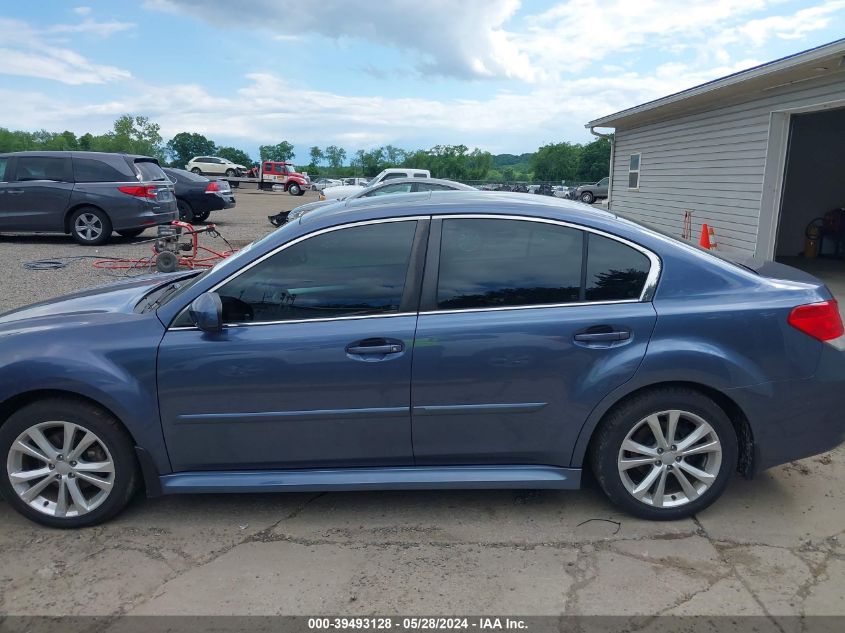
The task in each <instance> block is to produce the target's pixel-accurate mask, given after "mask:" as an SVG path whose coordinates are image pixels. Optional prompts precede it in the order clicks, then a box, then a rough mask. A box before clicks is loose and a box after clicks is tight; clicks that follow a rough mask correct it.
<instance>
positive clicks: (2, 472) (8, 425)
mask: <svg viewBox="0 0 845 633" xmlns="http://www.w3.org/2000/svg"><path fill="white" fill-rule="evenodd" d="M52 421H62V422H72V423H74V424H76V425H77V426H78V427H82V429H85V430H88V431H91V432H93V433H94V434H96V435H97V437H98V438H99V440H100V441H102V443H103V445H104V446H105V447H106V448H107V450H108V452H109V453H110V454H111V458H112V462H113V464H114V481H113V483H112V487H111V490H110V491H109V493H108V495H107V496H106V498H105V499H104V500H103V501H102V503H101V504H100V505H99V506H97V507H96V508H94V509H93V510H91V511H90V512H88V513H85V514H81V515H79V516H69V517H57V516H53V515H50V514H45V513H43V512H41V511H39V510H36V509H35V508H33V507H32V506H30V505H29V504H28V503H26V502H25V501H24V500H22V499H21V498H20V496H18V493H17V492H16V491H15V490H14V488H13V487H12V484H11V482H10V479H9V474H8V469H7V468H6V464H7V460H8V458H9V452H10V448H11V447H12V444H13V443H14V442H15V441H16V440H17V438H18V437H19V436H20V435H21V434H22V433H23V432H24V431H26V430H27V429H29V428H31V427H33V426H35V425H37V424H42V423H45V422H52ZM77 437H79V436H77ZM54 447H55V448H58V447H57V446H55V445H54ZM0 462H2V465H3V468H2V469H0V491H2V493H3V497H4V498H5V499H6V501H7V502H8V503H9V505H11V506H12V507H13V508H15V510H17V511H18V512H20V513H21V514H22V515H24V516H25V517H26V518H27V519H29V520H31V521H34V522H35V523H40V524H41V525H46V526H48V527H55V528H78V527H85V526H89V525H96V524H98V523H102V522H104V521H107V520H108V519H110V518H112V517H113V516H115V515H116V514H117V513H118V512H120V511H121V510H122V509H123V508H124V507H126V504H127V503H129V500H130V499H131V498H132V495H133V493H134V492H135V490H136V488H137V486H138V482H139V481H140V478H139V474H138V462H137V459H136V457H135V450H134V447H133V442H132V439H131V437H130V436H129V434H128V433H127V432H126V429H124V428H123V425H122V424H121V423H120V422H119V421H118V420H117V419H116V418H115V417H114V416H112V415H111V414H110V413H108V412H107V411H105V410H103V409H101V408H100V407H98V406H96V405H93V404H91V403H89V402H86V401H82V400H74V399H66V398H47V399H44V400H39V401H37V402H34V403H32V404H29V405H27V406H25V407H23V408H22V409H19V410H18V411H16V412H15V413H13V414H12V416H11V417H10V418H9V419H8V420H7V421H6V422H5V423H4V424H3V426H2V427H0ZM51 485H52V484H51ZM48 488H50V486H48Z"/></svg>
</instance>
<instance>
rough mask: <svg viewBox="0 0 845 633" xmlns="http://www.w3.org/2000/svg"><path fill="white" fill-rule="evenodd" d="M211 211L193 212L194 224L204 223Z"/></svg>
mask: <svg viewBox="0 0 845 633" xmlns="http://www.w3.org/2000/svg"><path fill="white" fill-rule="evenodd" d="M210 215H211V211H194V222H205V221H206V220H207V219H208V216H210Z"/></svg>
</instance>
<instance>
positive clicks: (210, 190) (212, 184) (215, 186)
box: [205, 180, 220, 193]
mask: <svg viewBox="0 0 845 633" xmlns="http://www.w3.org/2000/svg"><path fill="white" fill-rule="evenodd" d="M217 191H220V187H219V185H218V184H217V181H216V180H212V181H211V182H210V183H208V186H207V187H206V188H205V192H206V193H216V192H217Z"/></svg>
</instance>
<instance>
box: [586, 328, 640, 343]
mask: <svg viewBox="0 0 845 633" xmlns="http://www.w3.org/2000/svg"><path fill="white" fill-rule="evenodd" d="M629 338H631V333H630V332H625V331H618V330H614V331H612V332H585V333H584V334H576V335H575V340H576V341H580V342H582V343H611V342H613V341H627V340H628V339H629Z"/></svg>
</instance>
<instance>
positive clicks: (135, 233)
mask: <svg viewBox="0 0 845 633" xmlns="http://www.w3.org/2000/svg"><path fill="white" fill-rule="evenodd" d="M145 230H146V228H141V229H129V230H126V231H118V232H117V234H118V235H120V236H121V237H130V238H131V237H138V236H139V235H140V234H141V233H143V232H144V231H145Z"/></svg>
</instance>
